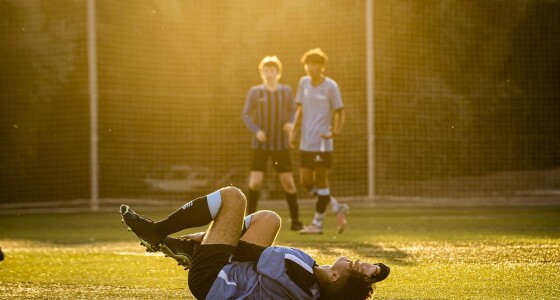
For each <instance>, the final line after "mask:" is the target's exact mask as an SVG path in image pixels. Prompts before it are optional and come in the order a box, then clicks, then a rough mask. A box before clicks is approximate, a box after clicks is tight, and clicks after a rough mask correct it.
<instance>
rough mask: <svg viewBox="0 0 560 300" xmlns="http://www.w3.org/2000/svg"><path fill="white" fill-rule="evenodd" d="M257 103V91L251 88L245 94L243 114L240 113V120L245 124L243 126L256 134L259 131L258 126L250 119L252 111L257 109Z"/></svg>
mask: <svg viewBox="0 0 560 300" xmlns="http://www.w3.org/2000/svg"><path fill="white" fill-rule="evenodd" d="M257 103H258V90H257V89H256V88H254V87H253V88H251V89H250V90H249V92H248V93H247V98H246V99H245V105H244V106H243V112H242V113H241V118H242V119H243V122H245V126H247V128H249V130H251V131H252V132H255V133H256V132H257V131H259V130H260V128H259V126H258V125H257V124H256V123H255V121H254V120H253V118H252V117H251V115H252V113H253V111H254V110H255V108H256V107H257Z"/></svg>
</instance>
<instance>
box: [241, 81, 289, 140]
mask: <svg viewBox="0 0 560 300" xmlns="http://www.w3.org/2000/svg"><path fill="white" fill-rule="evenodd" d="M295 110H296V107H295V103H294V100H293V95H292V88H290V87H289V86H288V85H284V84H279V85H278V88H277V89H276V91H269V90H268V89H267V88H266V87H265V86H264V85H263V84H261V85H257V86H253V87H251V89H250V90H249V92H248V93H247V99H246V100H245V106H244V107H243V113H242V118H243V121H244V122H245V125H247V127H248V128H249V130H251V132H253V133H257V132H258V131H259V130H262V131H264V132H265V134H266V137H267V140H266V141H265V142H260V141H259V140H257V138H256V136H255V135H253V142H252V147H253V149H260V150H285V149H289V148H290V146H289V143H288V134H287V133H286V132H285V131H284V130H283V128H284V124H286V123H291V122H293V119H294V114H295Z"/></svg>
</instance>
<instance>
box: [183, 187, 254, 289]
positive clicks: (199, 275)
mask: <svg viewBox="0 0 560 300" xmlns="http://www.w3.org/2000/svg"><path fill="white" fill-rule="evenodd" d="M219 196H220V198H221V206H220V209H219V211H218V213H217V215H216V216H215V218H214V221H213V222H212V223H211V225H210V227H209V228H208V230H207V231H206V234H205V236H204V238H203V239H202V242H201V244H200V245H198V246H197V247H196V250H195V251H194V255H193V259H192V265H191V269H190V271H189V277H188V283H189V289H190V290H191V292H192V294H193V295H194V296H195V297H196V298H197V299H206V297H207V295H208V292H209V291H210V289H211V287H212V285H213V283H214V281H216V278H217V277H218V274H219V273H220V272H221V271H222V269H223V268H224V266H226V265H228V264H230V263H231V262H232V260H233V257H234V256H235V251H236V248H237V245H238V243H239V237H240V235H241V229H242V224H243V218H244V216H245V208H246V204H247V199H246V198H245V195H244V194H243V193H242V192H241V191H240V190H239V189H236V188H233V187H230V188H224V189H221V190H220V193H219Z"/></svg>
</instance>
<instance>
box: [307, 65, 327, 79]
mask: <svg viewBox="0 0 560 300" xmlns="http://www.w3.org/2000/svg"><path fill="white" fill-rule="evenodd" d="M323 68H324V66H323V65H322V64H315V63H309V64H306V65H305V70H306V71H307V74H309V76H311V78H312V79H319V78H321V76H323Z"/></svg>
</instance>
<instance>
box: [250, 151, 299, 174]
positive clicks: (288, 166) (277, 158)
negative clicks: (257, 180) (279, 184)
mask: <svg viewBox="0 0 560 300" xmlns="http://www.w3.org/2000/svg"><path fill="white" fill-rule="evenodd" d="M269 157H270V158H272V162H273V165H274V169H275V170H276V172H278V173H285V172H291V171H292V160H291V159H290V150H288V149H286V150H260V149H253V160H252V162H251V171H260V172H265V171H266V163H267V162H268V158H269Z"/></svg>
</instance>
